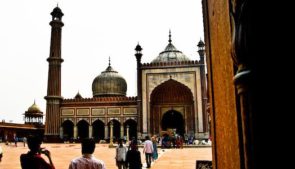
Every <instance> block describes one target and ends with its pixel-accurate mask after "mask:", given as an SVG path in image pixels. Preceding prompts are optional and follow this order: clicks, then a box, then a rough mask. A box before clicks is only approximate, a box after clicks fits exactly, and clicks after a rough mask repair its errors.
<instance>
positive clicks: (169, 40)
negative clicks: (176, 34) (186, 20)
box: [168, 29, 172, 43]
mask: <svg viewBox="0 0 295 169" xmlns="http://www.w3.org/2000/svg"><path fill="white" fill-rule="evenodd" d="M168 42H169V43H171V42H172V40H171V29H169V40H168Z"/></svg>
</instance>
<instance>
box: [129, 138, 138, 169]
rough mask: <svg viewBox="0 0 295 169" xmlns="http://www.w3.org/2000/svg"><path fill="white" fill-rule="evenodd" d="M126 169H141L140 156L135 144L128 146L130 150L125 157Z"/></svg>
mask: <svg viewBox="0 0 295 169" xmlns="http://www.w3.org/2000/svg"><path fill="white" fill-rule="evenodd" d="M126 167H127V168H128V169H141V168H142V163H141V155H140V152H139V151H138V147H137V142H132V143H131V144H130V150H128V151H127V155H126Z"/></svg>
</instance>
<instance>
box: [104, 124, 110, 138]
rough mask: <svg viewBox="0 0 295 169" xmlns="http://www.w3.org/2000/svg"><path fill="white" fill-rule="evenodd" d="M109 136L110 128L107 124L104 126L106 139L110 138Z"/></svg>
mask: <svg viewBox="0 0 295 169" xmlns="http://www.w3.org/2000/svg"><path fill="white" fill-rule="evenodd" d="M108 137H109V128H108V125H105V126H104V139H105V140H106V139H108Z"/></svg>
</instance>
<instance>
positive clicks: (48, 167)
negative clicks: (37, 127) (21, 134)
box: [20, 135, 55, 169]
mask: <svg viewBox="0 0 295 169" xmlns="http://www.w3.org/2000/svg"><path fill="white" fill-rule="evenodd" d="M27 141H28V147H29V149H30V151H29V152H28V153H26V154H21V155H20V163H21V167H22V169H55V167H54V165H53V162H52V160H51V155H50V151H49V150H46V149H44V148H41V143H42V139H41V138H39V137H38V136H33V135H30V136H28V140H27ZM42 154H44V155H45V156H47V158H48V160H49V163H48V162H46V161H45V160H44V159H43V158H42V156H41V155H42Z"/></svg>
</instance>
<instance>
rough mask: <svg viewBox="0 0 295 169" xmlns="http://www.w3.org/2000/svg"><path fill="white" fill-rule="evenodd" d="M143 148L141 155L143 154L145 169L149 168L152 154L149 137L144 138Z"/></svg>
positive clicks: (152, 149)
mask: <svg viewBox="0 0 295 169" xmlns="http://www.w3.org/2000/svg"><path fill="white" fill-rule="evenodd" d="M143 144H144V146H143V153H145V160H146V165H147V166H146V168H150V167H151V161H152V155H153V152H154V148H153V142H152V141H151V140H150V137H149V136H145V141H144V143H143Z"/></svg>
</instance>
